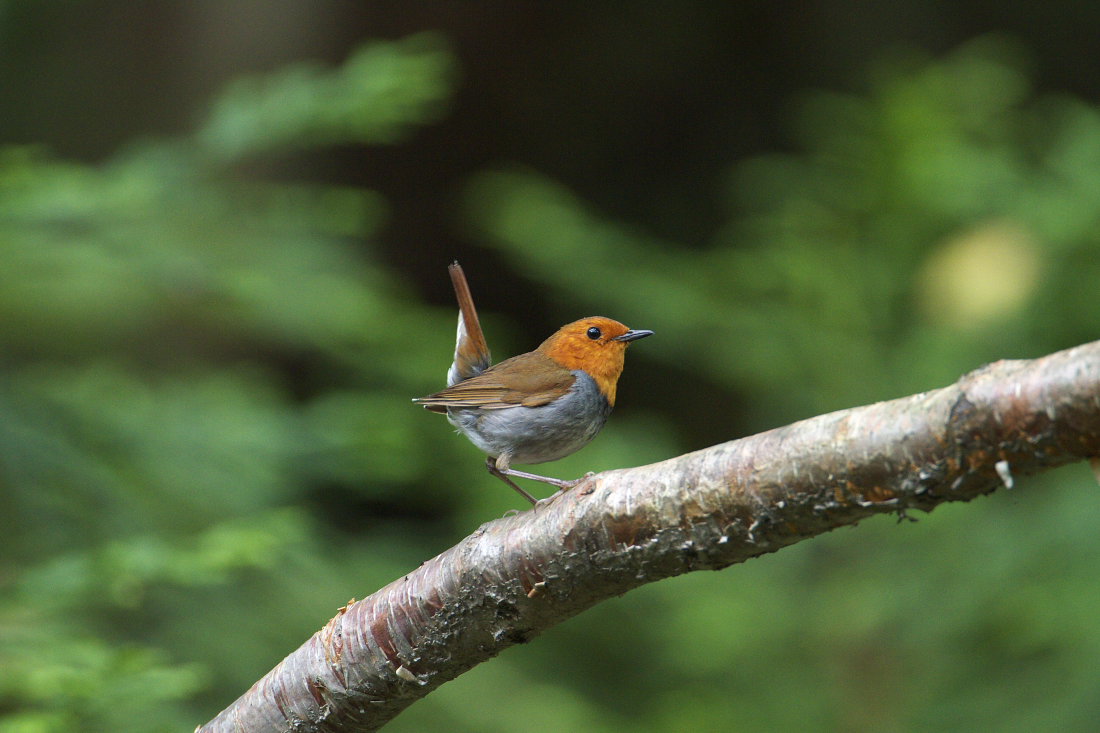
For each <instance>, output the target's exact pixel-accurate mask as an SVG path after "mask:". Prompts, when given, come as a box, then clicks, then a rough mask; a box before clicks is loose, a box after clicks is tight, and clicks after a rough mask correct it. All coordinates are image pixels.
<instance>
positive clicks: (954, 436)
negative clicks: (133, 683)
mask: <svg viewBox="0 0 1100 733" xmlns="http://www.w3.org/2000/svg"><path fill="white" fill-rule="evenodd" d="M1095 456H1100V341H1097V342H1093V343H1090V344H1086V345H1084V346H1079V347H1077V348H1074V349H1069V350H1067V351H1061V352H1058V353H1056V354H1052V355H1050V356H1047V357H1044V358H1041V359H1035V360H1032V361H1001V362H997V363H995V364H991V365H989V366H986V367H983V368H981V369H978V370H977V371H975V372H972V373H970V374H968V375H966V376H964V377H963V378H962V379H960V380H959V381H958V382H957V383H956V384H954V385H952V386H950V387H945V388H943V389H939V390H935V391H932V392H925V393H923V394H917V395H913V396H911V397H905V398H902V399H898V400H893V401H891V402H881V403H878V404H874V405H868V406H866V407H859V408H854V409H850V410H843V411H840V412H835V413H831V414H828V415H822V416H820V417H816V418H813V419H810V420H804V421H802V422H799V423H795V424H793V425H788V426H786V427H782V428H778V429H776V430H771V431H769V432H766V433H761V434H759V435H754V436H751V437H748V438H742V439H741V440H735V441H732V442H729V443H724V444H722V445H717V446H714V447H712V448H708V449H706V450H701V451H697V452H695V453H689V454H687V455H683V456H680V457H678V458H673V459H670V460H667V461H663V462H661V463H656V464H653V465H650V466H642V467H639V468H632V469H624V470H618V471H609V472H607V473H603V474H599V475H597V476H593V477H592V478H591V479H589V480H588V481H586V482H585V483H583V484H581V485H580V486H578V487H576V488H575V489H573V490H571V491H568V492H566V493H565V494H563V495H562V496H560V497H559V498H558V499H556V500H555V501H554V502H553V503H551V504H549V505H548V506H540V507H537V508H536V509H534V510H532V511H527V512H523V513H521V514H517V515H514V516H509V517H504V518H502V519H497V520H494V521H492V522H488V523H486V524H484V525H482V526H481V527H480V528H479V529H478V530H477V531H476V532H474V534H472V535H471V536H469V537H467V538H466V539H465V540H463V541H462V542H460V543H459V544H458V545H456V546H455V547H453V548H451V549H450V550H447V551H446V552H444V553H442V554H441V555H439V556H438V557H435V558H434V559H432V560H429V561H428V562H426V563H424V564H423V565H422V566H420V568H418V569H417V570H415V571H413V572H412V573H409V574H408V575H407V576H405V577H404V578H401V579H399V580H396V581H394V582H393V583H391V584H389V585H388V586H386V587H385V588H382V589H381V590H379V591H377V592H376V593H374V594H373V595H371V596H370V597H369V598H365V599H363V600H362V601H359V602H354V603H349V604H348V605H347V606H346V607H344V608H342V609H340V611H339V613H338V614H337V615H336V617H335V618H333V619H332V620H331V621H329V623H328V624H327V625H326V626H325V627H324V628H323V629H322V630H321V631H319V632H317V633H316V634H314V636H313V637H312V638H311V639H310V640H309V641H307V642H306V643H305V644H303V645H302V646H301V647H299V648H298V649H297V650H296V651H294V652H293V653H292V654H290V655H289V656H288V657H287V658H286V659H284V660H283V661H282V662H281V663H280V664H279V665H278V666H277V667H275V669H273V670H272V671H271V672H269V673H268V674H267V675H266V676H265V677H264V678H263V679H261V680H260V681H259V682H257V683H256V684H255V685H253V687H252V688H251V689H250V690H248V692H246V693H245V694H244V695H242V696H241V697H240V698H239V699H238V700H237V701H236V702H234V703H233V704H232V705H230V706H229V707H228V708H226V709H225V710H224V711H222V712H221V713H220V714H219V715H218V716H217V717H216V718H215V719H214V720H212V721H211V722H210V723H208V724H207V725H205V726H202V727H201V728H200V729H199V730H202V731H250V732H252V733H255V732H257V731H290V730H294V731H373V730H377V729H378V728H379V727H381V726H382V725H383V724H384V723H385V722H387V721H388V720H390V719H391V718H392V717H393V716H395V715H397V714H398V713H399V712H401V711H402V710H403V709H404V708H405V707H406V706H408V705H410V704H411V703H413V702H415V701H416V700H419V699H420V698H422V697H424V696H425V695H426V694H428V693H429V692H431V691H432V690H434V689H435V688H436V687H438V686H439V685H441V684H443V683H444V682H446V681H447V680H450V679H453V678H455V677H457V676H458V675H460V674H462V673H463V672H465V671H466V670H468V669H470V668H472V667H473V666H475V665H476V664H478V663H480V662H482V661H484V660H486V659H488V658H490V657H492V656H494V655H496V654H498V653H499V652H500V651H502V650H503V649H505V648H507V647H508V646H511V645H512V644H518V643H523V642H526V641H529V640H530V639H532V638H533V637H534V636H536V635H537V634H539V633H540V632H542V631H543V630H545V629H547V628H549V627H551V626H553V625H554V624H556V623H559V622H561V621H563V620H565V619H567V618H569V617H571V616H573V615H575V614H577V613H580V612H581V611H583V610H585V609H586V608H589V607H590V606H592V605H594V604H596V603H599V602H600V601H603V600H605V599H607V598H611V597H613V596H617V595H620V594H622V593H624V592H626V591H628V590H630V589H632V588H636V587H638V586H640V585H642V584H644V583H650V582H653V581H655V580H660V579H662V578H667V577H669V576H673V575H679V574H681V573H686V572H688V571H691V570H700V569H715V568H722V567H726V566H727V565H731V564H733V563H738V562H742V561H743V560H746V559H748V558H750V557H755V556H757V555H762V554H764V553H768V552H774V551H775V550H778V549H779V548H781V547H785V546H786V545H790V544H793V543H795V542H798V541H800V540H803V539H807V538H809V537H813V536H815V535H818V534H821V533H823V532H826V531H828V530H831V529H833V528H835V527H839V526H842V525H848V524H855V523H857V522H859V521H860V520H861V519H864V518H865V517H868V516H871V515H873V514H882V513H889V512H898V513H901V514H904V512H905V511H906V510H908V509H914V508H915V509H921V510H925V511H929V510H931V509H932V508H933V507H935V506H936V505H938V504H940V503H941V502H947V501H969V500H970V499H972V498H974V497H975V496H978V495H980V494H985V493H988V492H991V491H993V490H994V489H996V488H997V487H999V486H1006V485H1007V486H1011V485H1012V482H1013V477H1015V476H1020V475H1023V474H1031V473H1035V472H1037V471H1041V470H1043V469H1046V468H1050V467H1053V466H1058V465H1062V464H1065V463H1069V462H1072V461H1076V460H1080V459H1084V458H1090V457H1095ZM1094 465H1095V464H1094Z"/></svg>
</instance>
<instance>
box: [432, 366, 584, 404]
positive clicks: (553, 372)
mask: <svg viewBox="0 0 1100 733" xmlns="http://www.w3.org/2000/svg"><path fill="white" fill-rule="evenodd" d="M575 380H576V377H575V376H573V374H572V373H571V372H570V371H569V370H567V369H565V368H563V367H562V366H561V365H559V364H558V363H557V362H555V361H554V360H553V359H551V358H550V357H548V356H546V355H545V354H541V353H539V352H537V351H532V352H530V353H527V354H521V355H520V356H514V357H512V358H511V359H506V360H504V361H502V362H500V363H499V364H497V365H496V366H493V367H490V368H489V369H488V370H486V371H485V372H483V373H481V374H479V375H478V376H476V377H471V378H470V379H467V380H465V381H462V382H459V383H458V384H456V385H454V386H453V387H448V388H447V389H445V390H443V391H441V392H436V393H435V394H431V395H428V396H427V397H420V398H417V399H415V400H413V401H414V402H416V403H417V404H420V405H423V406H424V407H425V408H427V409H429V410H431V411H433V412H446V411H447V408H448V407H480V408H481V409H483V410H500V409H503V408H505V407H516V406H517V405H521V406H524V407H538V406H540V405H545V404H547V403H549V402H553V401H554V400H556V399H557V398H559V397H561V396H562V395H564V394H565V393H566V392H568V391H569V388H570V387H572V386H573V382H574V381H575Z"/></svg>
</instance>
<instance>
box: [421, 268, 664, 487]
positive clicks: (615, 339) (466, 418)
mask: <svg viewBox="0 0 1100 733" xmlns="http://www.w3.org/2000/svg"><path fill="white" fill-rule="evenodd" d="M448 269H449V271H450V274H451V282H452V283H453V284H454V288H455V296H456V297H457V298H458V309H459V313H458V337H457V339H456V341H455V355H454V362H453V363H452V364H451V368H450V369H448V370H447V384H448V387H447V389H445V390H443V391H441V392H436V393H435V394H431V395H428V396H427V397H419V398H416V399H414V400H413V402H416V403H418V404H420V405H423V406H424V407H425V408H427V409H428V410H431V411H433V412H441V413H446V415H447V419H448V420H449V421H450V423H451V424H452V425H454V426H455V427H456V428H458V431H459V432H460V433H462V434H463V435H465V436H466V437H467V438H469V439H470V442H472V443H473V444H474V445H476V446H477V447H478V448H480V449H481V450H483V451H485V453H486V454H487V455H488V458H487V459H486V465H487V467H488V468H489V473H491V474H493V475H494V476H497V477H498V478H500V479H501V480H502V481H504V482H505V483H506V484H508V485H509V486H511V487H512V488H513V489H515V490H516V491H518V492H519V493H520V494H522V495H523V497H524V498H526V499H527V500H528V501H530V502H531V503H532V504H536V503H537V502H536V500H535V497H533V496H531V494H529V493H527V492H526V491H524V490H523V489H522V488H520V487H519V486H518V485H517V484H516V483H515V482H514V481H512V480H511V479H510V478H509V477H510V476H514V477H518V478H526V479H533V480H535V481H542V482H544V483H548V484H552V485H554V486H557V487H558V488H559V489H568V488H571V487H573V486H575V485H576V484H578V483H579V482H580V481H581V479H577V480H574V481H563V480H561V479H556V478H549V477H547V476H539V475H536V474H533V473H527V472H526V471H517V470H515V469H514V468H512V464H513V463H521V464H527V463H545V462H547V461H556V460H557V459H559V458H563V457H565V456H567V455H569V454H570V453H574V452H576V451H578V450H580V449H581V448H583V447H584V446H585V445H587V444H588V442H589V441H590V440H592V439H593V438H594V437H596V433H598V432H600V428H602V427H603V425H604V423H605V422H607V416H608V415H610V414H611V408H612V407H613V406H614V405H615V387H616V385H617V384H618V381H619V375H620V374H622V372H623V356H624V355H625V353H626V347H627V345H629V344H630V342H631V341H636V340H638V339H640V338H645V337H646V336H650V335H652V334H653V332H652V331H642V330H631V329H629V328H627V327H626V326H624V325H623V324H621V323H619V322H618V321H613V320H611V319H610V318H603V317H601V316H592V317H590V318H582V319H580V320H579V321H574V322H573V323H570V324H567V325H565V326H562V327H561V328H559V329H558V331H557V333H555V334H554V335H553V336H551V337H550V338H548V339H546V340H545V341H543V342H542V343H541V344H540V345H539V347H538V348H537V349H535V350H534V351H530V352H528V353H526V354H520V355H519V356H513V357H512V358H511V359H506V360H504V361H502V362H500V363H499V364H497V365H496V366H490V363H491V361H490V356H489V347H488V346H487V345H486V343H485V336H484V334H483V333H482V331H481V325H480V324H479V323H478V320H477V311H476V310H475V309H474V301H473V298H472V297H471V296H470V288H469V286H468V285H467V283H466V276H465V275H464V274H463V272H462V267H460V266H459V264H458V263H457V262H455V263H453V264H451V265H450V267H449V268H448Z"/></svg>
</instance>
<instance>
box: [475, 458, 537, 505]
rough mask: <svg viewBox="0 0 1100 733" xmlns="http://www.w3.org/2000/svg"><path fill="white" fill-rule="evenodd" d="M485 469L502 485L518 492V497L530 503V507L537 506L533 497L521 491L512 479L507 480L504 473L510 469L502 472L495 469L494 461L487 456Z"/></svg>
mask: <svg viewBox="0 0 1100 733" xmlns="http://www.w3.org/2000/svg"><path fill="white" fill-rule="evenodd" d="M507 465H508V464H507V462H505V466H507ZM485 467H486V468H488V469H489V473H491V474H493V475H494V476H496V477H497V478H498V479H500V480H501V481H503V482H504V483H506V484H508V485H509V486H511V487H512V488H513V489H515V490H516V491H518V492H519V494H520V496H522V497H523V498H524V499H526V500H527V501H529V502H531V505H532V506H534V505H535V504H538V499H536V498H535V497H533V496H531V495H530V494H528V493H527V492H526V491H524V490H523V489H521V488H520V487H519V484H517V483H516V482H515V481H513V480H512V479H510V478H508V476H506V475H505V472H506V471H510V469H508V468H505V469H503V470H502V469H500V468H497V464H496V461H494V460H493V457H492V456H487V457H486V458H485Z"/></svg>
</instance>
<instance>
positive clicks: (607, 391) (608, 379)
mask: <svg viewBox="0 0 1100 733" xmlns="http://www.w3.org/2000/svg"><path fill="white" fill-rule="evenodd" d="M651 335H653V332H652V331H644V330H638V331H635V330H631V329H629V328H627V327H626V326H624V325H623V324H621V323H619V322H618V321H613V320H611V319H610V318H604V317H602V316H591V317H589V318H582V319H580V320H579V321H573V322H572V323H568V324H566V325H564V326H562V327H561V328H559V329H558V330H557V332H556V333H555V334H554V335H553V336H551V337H550V338H548V339H546V340H545V341H543V342H542V344H541V345H540V346H539V348H538V350H539V351H541V352H543V353H544V354H546V355H547V356H549V357H550V358H551V359H553V360H554V361H556V362H557V363H558V364H561V365H562V366H563V367H565V368H566V369H570V370H572V369H580V370H581V371H584V372H586V373H587V374H588V376H590V377H592V379H594V380H595V381H596V385H597V386H598V387H599V388H600V391H601V392H603V394H604V396H605V397H606V398H607V401H608V402H609V403H610V404H612V405H614V404H615V388H616V385H617V384H618V382H619V375H620V374H622V373H623V356H624V355H625V354H626V347H627V346H629V345H630V342H631V341H637V340H638V339H640V338H645V337H646V336H651Z"/></svg>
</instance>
